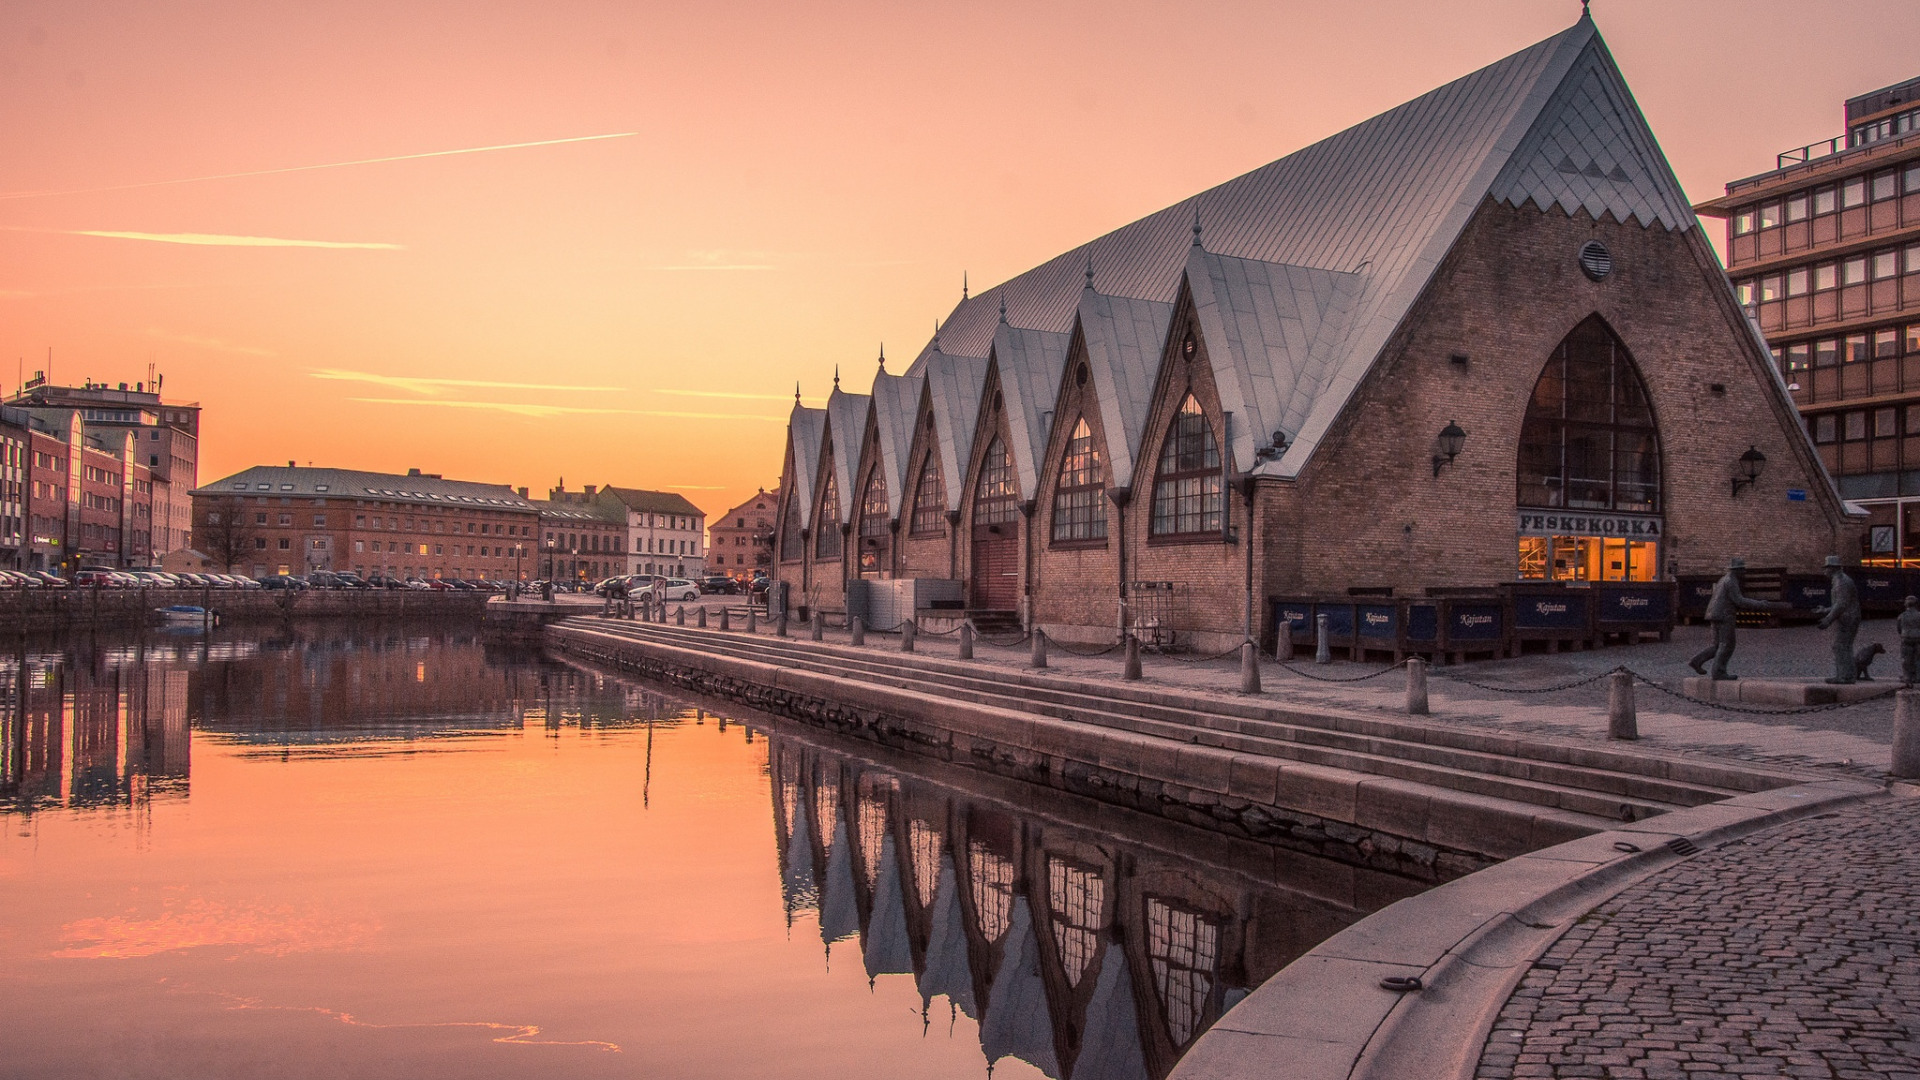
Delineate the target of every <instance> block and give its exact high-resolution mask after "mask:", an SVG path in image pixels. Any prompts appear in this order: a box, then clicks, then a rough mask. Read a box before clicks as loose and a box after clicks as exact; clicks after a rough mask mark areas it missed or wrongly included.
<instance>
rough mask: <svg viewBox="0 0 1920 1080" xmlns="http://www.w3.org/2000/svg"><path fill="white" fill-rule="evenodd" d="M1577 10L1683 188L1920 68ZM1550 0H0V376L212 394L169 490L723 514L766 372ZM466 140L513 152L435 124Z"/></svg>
mask: <svg viewBox="0 0 1920 1080" xmlns="http://www.w3.org/2000/svg"><path fill="white" fill-rule="evenodd" d="M1594 8H1595V10H1594V14H1595V17H1596V19H1597V20H1598V22H1599V25H1600V28H1601V31H1602V33H1603V34H1604V35H1605V36H1606V38H1607V41H1608V44H1609V45H1610V47H1611V48H1612V49H1613V51H1614V54H1615V56H1616V58H1617V59H1618V61H1619V63H1620V66H1621V68H1622V70H1623V71H1624V73H1625V75H1626V77H1627V80H1628V82H1629V84H1630V85H1631V86H1632V87H1633V89H1634V91H1635V93H1636V94H1637V95H1638V98H1639V101H1640V105H1641V108H1642V109H1643V110H1644V111H1645V112H1646V114H1647V116H1648V119H1649V120H1650V122H1651V123H1652V125H1653V129H1654V132H1655V134H1656V135H1658V136H1659V137H1660V139H1661V141H1662V143H1663V145H1664V146H1665V149H1666V151H1667V153H1668V155H1669V157H1670V158H1671V159H1672V161H1673V164H1674V167H1675V170H1676V172H1677V173H1678V174H1679V177H1680V180H1681V182H1682V184H1683V185H1685V187H1686V189H1687V192H1688V194H1689V195H1690V196H1692V197H1693V198H1695V199H1702V198H1707V197H1710V196H1712V195H1714V194H1717V193H1718V192H1719V190H1720V188H1721V186H1722V185H1723V184H1725V182H1726V181H1728V180H1730V179H1734V178H1738V177H1742V176H1747V175H1750V174H1753V173H1756V172H1760V171H1763V170H1765V169H1767V168H1769V167H1770V166H1771V165H1772V163H1773V160H1774V154H1775V153H1776V152H1778V151H1780V150H1783V149H1786V148H1788V147H1793V146H1798V145H1801V144H1803V143H1808V142H1812V141H1815V140H1821V139H1825V138H1828V137H1830V136H1833V135H1836V134H1839V133H1840V131H1841V103H1842V101H1843V100H1844V99H1845V98H1846V97H1848V96H1851V95H1854V94H1859V93H1863V92H1865V91H1868V90H1871V89H1874V88H1877V87H1880V86H1882V85H1885V84H1888V83H1893V82H1897V81H1900V80H1902V79H1906V78H1910V77H1912V76H1915V75H1920V60H1917V59H1916V54H1915V52H1914V49H1913V42H1914V41H1916V40H1920V5H1916V4H1914V3H1912V2H1911V0H1882V2H1864V0H1861V2H1841V0H1824V2H1820V3H1809V2H1807V0H1798V2H1774V0H1763V2H1754V0H1737V2H1736V0H1713V2H1706V0H1684V2H1676V0H1598V2H1596V4H1595V6H1594ZM1816 12H1817V13H1818V14H1815V13H1816ZM1579 13H1580V6H1579V4H1578V3H1577V2H1575V0H1497V2H1496V0H1488V2H1479V3H1470V4H1469V3H1434V2H1432V0H1420V2H1413V0H1382V2H1378V3H1365V4H1360V3H1350V4H1327V3H1302V2H1286V0H1280V2H1275V0H1266V2H1259V3H1256V2H1249V0H1219V2H1185V3H1173V2H1109V3H1032V2H1026V3H998V2H987V3H973V4H933V3H920V4H908V3H877V2H857V0H856V2H841V3H829V4H776V3H767V2H765V0H747V2H743V3H735V4H728V5H712V4H656V3H641V2H629V3H611V2H603V3H584V2H564V0H562V2H555V0H546V2H541V3H531V2H528V3H509V2H482V3H473V2H466V3H427V2H401V3H395V2H393V0H383V2H378V3H374V2H362V0H330V2H328V3H292V2H286V0H281V2H260V0H203V2H199V3H187V2H183V0H158V2H133V0H126V2H118V3H114V2H91V0H0V132H4V133H5V135H4V141H3V142H0V145H3V146H4V150H5V152H4V153H0V348H4V350H5V351H4V352H0V357H4V358H11V359H15V360H16V363H15V365H11V366H9V367H7V368H5V369H0V382H4V383H5V384H6V387H7V389H8V390H9V391H11V390H12V389H13V386H14V383H15V380H16V376H17V374H18V373H19V372H20V371H21V370H24V371H25V372H26V373H27V374H28V375H29V376H30V375H31V374H32V373H33V372H34V371H35V370H36V369H41V368H45V367H46V366H47V356H48V350H49V349H51V350H52V357H53V359H52V365H53V366H52V375H53V378H54V379H55V380H56V381H58V382H63V383H73V382H78V381H80V380H81V379H84V378H91V379H95V380H100V381H107V382H119V381H123V380H124V381H126V382H129V383H132V382H135V381H140V380H144V379H145V378H146V373H147V370H148V365H149V364H152V365H155V366H157V368H158V370H160V371H161V372H163V373H164V374H165V378H166V382H165V393H166V395H167V396H168V397H169V398H172V399H177V400H184V401H197V402H199V403H200V404H202V405H203V406H204V407H205V409H206V412H205V415H204V426H203V434H202V444H201V459H200V469H201V472H200V476H201V479H202V480H203V481H206V480H212V479H216V478H218V477H220V476H223V475H226V474H227V473H230V472H233V471H235V470H238V469H241V468H244V467H247V466H249V465H253V464H256V463H273V462H279V461H286V460H297V461H299V462H300V463H301V464H306V463H307V462H308V461H312V462H313V463H315V464H319V465H334V466H340V467H348V468H364V469H381V470H394V471H404V470H405V469H407V468H408V467H419V468H422V469H425V470H427V471H429V472H438V473H443V474H446V475H448V476H453V477H458V478H462V479H472V480H484V481H491V482H498V483H509V484H513V485H516V486H517V485H523V484H524V485H529V486H531V487H533V488H535V489H536V490H537V491H543V490H544V489H545V488H547V487H549V486H551V485H552V484H553V483H555V482H556V480H557V479H558V478H560V477H563V476H564V477H565V478H566V482H567V484H568V486H570V487H578V486H579V485H580V484H581V483H613V484H621V485H628V486H635V487H651V488H666V489H674V490H679V491H681V492H682V493H684V494H686V495H687V496H688V497H689V498H691V499H692V500H693V501H694V502H695V503H697V504H699V505H701V506H702V507H704V508H705V509H707V510H708V511H709V512H710V513H717V512H719V511H721V510H724V509H725V508H726V507H727V506H728V505H730V504H732V503H733V502H736V501H738V499H739V498H741V497H744V495H746V494H748V493H750V492H751V491H752V490H753V489H754V487H756V486H757V485H761V484H764V485H767V486H769V487H771V486H772V485H773V484H774V483H776V482H777V480H778V472H779V467H780V441H781V437H782V434H783V431H784V424H783V422H784V418H785V414H786V410H787V408H788V406H790V404H791V402H792V395H793V388H794V382H795V380H796V379H797V380H798V381H799V383H800V386H801V389H802V391H803V394H804V396H805V400H806V401H807V402H808V403H809V404H818V403H820V402H821V401H822V400H823V399H824V395H825V393H826V391H827V390H828V389H829V388H830V387H831V385H832V377H833V370H834V367H835V365H839V366H840V368H841V369H842V370H843V372H845V373H846V374H847V375H848V377H849V382H850V384H851V385H855V386H858V387H859V388H861V389H864V387H865V384H866V381H867V376H868V374H869V373H870V372H871V370H872V365H873V363H874V358H875V354H876V352H877V350H878V348H879V346H880V344H881V343H882V342H883V341H884V342H885V343H886V347H887V351H888V353H889V355H890V356H895V357H898V358H899V360H898V362H897V363H896V364H894V366H893V367H892V368H891V370H894V371H899V370H900V369H901V368H902V367H903V366H904V365H905V363H906V361H907V360H908V359H910V358H911V356H912V355H913V354H914V353H915V352H916V351H917V350H918V349H919V347H920V346H921V345H922V344H923V343H924V342H925V340H926V338H927V336H928V335H929V333H930V332H931V330H932V328H933V322H934V320H935V319H936V318H941V317H944V316H945V315H946V314H947V312H948V311H949V310H950V309H951V308H952V306H953V304H954V303H955V302H956V301H957V300H958V299H959V297H960V283H961V275H962V273H963V272H965V273H966V274H968V275H969V276H970V279H971V281H972V283H973V284H974V286H975V287H976V288H978V287H986V286H990V285H992V284H995V283H997V282H999V281H1001V280H1004V279H1005V278H1007V277H1010V276H1012V275H1014V274H1017V273H1019V272H1020V271H1022V270H1025V269H1026V268H1028V267H1030V266H1032V265H1034V264H1036V263H1038V262H1040V261H1042V260H1044V259H1046V258H1048V257H1050V256H1052V255H1055V254H1057V253H1059V252H1060V251H1062V250H1064V249H1066V248H1069V247H1072V246H1074V245H1075V244H1078V243H1081V242H1083V241H1085V240H1087V239H1090V238H1092V237H1093V236H1096V235H1098V234H1100V233H1103V232H1106V231H1108V230H1110V229H1113V228H1115V227H1117V226H1119V225H1122V224H1125V223H1126V222H1128V221H1131V220H1133V219H1135V218H1137V217H1140V216H1142V215H1144V214H1147V213H1149V212H1151V211H1153V210H1156V209H1158V208H1160V207H1162V206H1165V205H1167V204H1169V203H1172V202H1176V201H1178V200H1180V199H1182V198H1184V197H1186V196H1187V195H1190V194H1192V193H1194V192H1196V191H1198V190H1200V189H1202V188H1205V187H1208V186H1211V185H1213V184H1215V183H1218V182H1220V181H1222V180H1225V179H1228V178H1229V177H1232V176H1235V175H1238V174H1239V173H1242V172H1245V171H1247V170H1249V169H1252V168H1254V167H1256V166H1258V165H1261V164H1263V163H1265V162H1267V161H1270V160H1273V159H1274V158H1277V157H1280V156H1283V155H1285V154H1287V153H1289V152H1291V151H1293V150H1295V149H1298V148H1299V147H1301V146H1304V145H1306V144H1308V143H1311V142H1314V141H1316V140H1318V139H1320V138H1323V137H1325V136H1326V135H1329V134H1332V133H1333V132H1335V131H1338V130H1340V129H1342V128H1345V127H1347V126H1349V125H1351V124H1353V123H1356V122H1358V121H1360V120H1363V119H1365V118H1367V117H1368V116H1371V115H1373V114H1375V113H1378V112H1380V111H1382V110H1385V109H1387V108H1390V107H1392V106H1394V105H1396V104H1398V103H1400V102H1402V101H1404V100H1407V99H1408V98H1411V97H1414V96H1416V95H1418V94H1420V93H1423V92H1425V91H1427V90H1429V89H1432V88H1433V87H1434V86H1437V85H1439V84H1440V83H1443V82H1446V81H1448V80H1451V79H1453V78H1456V77H1458V76H1460V75H1462V74H1465V73H1466V72H1468V71H1470V70H1472V69H1474V68H1477V67H1480V66H1482V65H1484V64H1487V63H1490V62H1491V61H1493V60H1496V59H1498V58H1500V57H1502V56H1504V55H1506V54H1508V53H1511V52H1513V51H1515V50H1517V49H1520V48H1523V47H1524V46H1526V45H1528V44H1531V43H1533V42H1535V41H1537V40H1539V39H1541V38H1544V37H1546V36H1548V35H1550V34H1553V33H1555V32H1557V31H1559V30H1562V29H1564V28H1566V27H1567V26H1569V25H1571V24H1572V23H1573V22H1574V20H1575V19H1577V18H1578V17H1579ZM595 136H599V137H598V138H591V137H595ZM561 140H572V141H561ZM530 143H541V144H545V145H517V144H530ZM485 147H511V148H504V149H486V150H479V151H478V152H473V153H459V154H444V153H438V152H441V151H453V150H469V149H476V148H485ZM426 155H432V156H426ZM381 159H387V160H381ZM393 159H399V160H393ZM348 163H355V164H348ZM314 166H336V167H329V168H314ZM208 177H218V179H200V178H208ZM175 181H180V182H175ZM1712 235H1714V237H1715V239H1716V240H1717V239H1718V229H1717V227H1716V228H1715V229H1714V230H1713V231H1712Z"/></svg>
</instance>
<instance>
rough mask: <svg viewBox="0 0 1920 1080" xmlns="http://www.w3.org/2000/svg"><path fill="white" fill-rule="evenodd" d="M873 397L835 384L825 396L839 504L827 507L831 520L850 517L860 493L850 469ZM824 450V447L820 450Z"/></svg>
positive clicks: (857, 454)
mask: <svg viewBox="0 0 1920 1080" xmlns="http://www.w3.org/2000/svg"><path fill="white" fill-rule="evenodd" d="M872 405H873V398H871V397H869V396H868V395H866V394H849V393H847V392H846V391H844V390H842V389H840V388H839V387H838V386H835V387H834V388H833V393H832V394H829V395H828V396H827V440H826V445H827V446H828V447H830V448H831V449H832V453H833V486H834V488H835V490H836V491H837V492H838V493H839V495H840V499H839V502H840V505H838V506H830V507H827V513H829V514H831V515H832V516H833V517H832V520H833V522H834V524H836V525H838V524H845V523H847V522H850V521H852V520H853V511H854V507H855V506H857V505H859V503H858V500H859V498H860V493H859V492H857V491H855V490H853V480H854V477H853V470H854V469H856V468H858V467H859V465H860V439H861V437H862V436H864V435H865V434H866V431H867V410H868V409H869V408H871V407H872ZM823 452H824V451H823Z"/></svg>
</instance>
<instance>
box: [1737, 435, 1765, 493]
mask: <svg viewBox="0 0 1920 1080" xmlns="http://www.w3.org/2000/svg"><path fill="white" fill-rule="evenodd" d="M1735 468H1736V470H1737V472H1736V473H1735V475H1734V477H1733V493H1734V494H1735V495H1738V494H1740V489H1741V488H1743V487H1752V486H1753V485H1754V484H1755V483H1757V482H1759V480H1760V474H1761V473H1762V472H1765V471H1766V468H1767V455H1765V454H1763V453H1761V452H1760V448H1759V447H1757V446H1752V445H1749V446H1748V447H1747V452H1746V453H1744V454H1741V455H1740V460H1739V461H1738V462H1735Z"/></svg>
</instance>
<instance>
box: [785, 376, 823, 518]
mask: <svg viewBox="0 0 1920 1080" xmlns="http://www.w3.org/2000/svg"><path fill="white" fill-rule="evenodd" d="M826 430H827V410H825V409H809V408H807V407H805V406H803V405H801V404H800V403H799V402H798V401H795V402H794V404H793V412H792V413H790V414H788V416H787V441H788V442H789V443H791V444H792V446H793V477H792V479H793V505H795V506H798V507H800V516H801V518H802V519H804V520H807V521H812V520H813V517H812V515H813V481H814V478H815V477H817V476H819V475H820V437H821V436H822V435H824V434H825V433H826Z"/></svg>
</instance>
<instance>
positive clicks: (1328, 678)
mask: <svg viewBox="0 0 1920 1080" xmlns="http://www.w3.org/2000/svg"><path fill="white" fill-rule="evenodd" d="M1275 662H1276V663H1278V664H1279V665H1280V666H1281V667H1283V668H1286V669H1287V670H1288V671H1291V672H1293V673H1294V674H1295V675H1298V676H1300V677H1301V678H1305V679H1312V680H1313V681H1314V682H1327V683H1352V682H1366V681H1367V680H1368V679H1377V678H1379V677H1380V676H1382V675H1385V674H1387V673H1389V672H1393V671H1398V670H1400V669H1401V668H1403V667H1406V666H1407V662H1406V661H1405V660H1402V661H1400V662H1399V663H1397V664H1394V665H1393V666H1392V667H1384V668H1381V669H1380V670H1379V671H1370V672H1368V673H1367V674H1365V675H1355V676H1352V677H1351V678H1347V677H1342V676H1335V675H1315V674H1314V673H1313V672H1311V671H1302V670H1300V669H1299V668H1297V667H1294V666H1293V665H1292V664H1290V663H1288V662H1287V661H1285V660H1279V661H1275Z"/></svg>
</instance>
